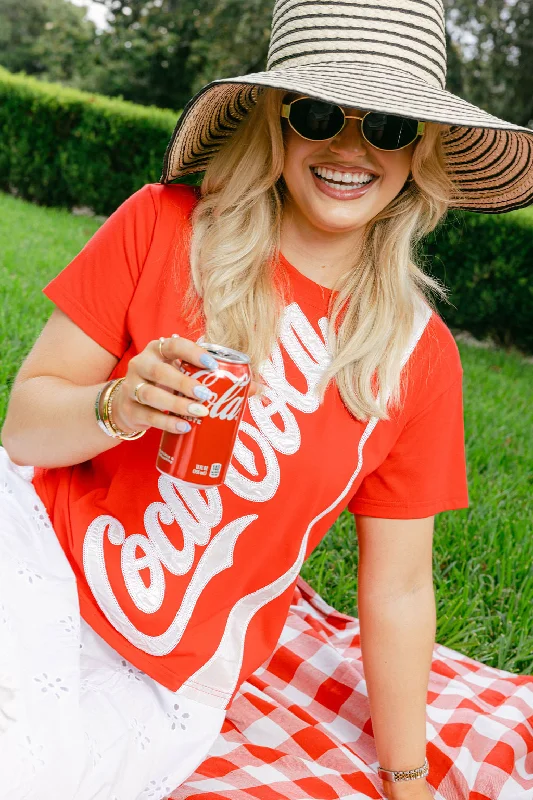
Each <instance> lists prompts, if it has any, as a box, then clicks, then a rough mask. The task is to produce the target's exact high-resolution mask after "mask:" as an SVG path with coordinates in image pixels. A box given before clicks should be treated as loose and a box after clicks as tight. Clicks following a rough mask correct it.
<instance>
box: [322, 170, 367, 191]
mask: <svg viewBox="0 0 533 800" xmlns="http://www.w3.org/2000/svg"><path fill="white" fill-rule="evenodd" d="M313 172H314V173H315V175H317V176H318V177H319V178H322V180H323V181H324V182H325V183H327V184H328V186H333V187H334V188H335V189H344V190H348V189H354V188H359V187H361V186H364V185H365V184H367V183H370V181H371V180H373V179H374V177H375V176H374V175H371V174H370V173H369V172H334V171H333V170H331V169H327V168H326V167H313Z"/></svg>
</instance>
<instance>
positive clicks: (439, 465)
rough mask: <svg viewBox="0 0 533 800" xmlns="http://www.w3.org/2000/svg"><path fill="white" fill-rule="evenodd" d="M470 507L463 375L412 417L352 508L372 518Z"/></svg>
mask: <svg viewBox="0 0 533 800" xmlns="http://www.w3.org/2000/svg"><path fill="white" fill-rule="evenodd" d="M467 507H468V484H467V477H466V460H465V445H464V421H463V392H462V376H461V377H460V378H459V379H457V380H455V381H454V382H453V383H452V385H451V386H450V387H449V388H448V389H446V390H445V391H443V392H442V393H441V394H440V395H439V396H438V397H437V398H436V399H435V400H433V402H432V403H430V404H429V405H428V406H427V407H425V408H424V409H423V410H421V411H420V412H419V413H418V414H417V415H415V416H414V417H412V418H411V419H410V420H409V422H408V423H407V424H406V426H405V427H404V428H403V430H402V432H401V433H400V435H399V437H398V439H397V441H396V443H395V444H394V446H393V448H392V450H391V451H390V453H389V454H388V456H387V457H386V459H385V460H384V461H383V463H382V464H381V465H380V466H379V467H378V468H377V469H376V470H374V472H372V473H370V474H369V475H367V476H366V477H365V478H364V480H363V481H362V483H361V485H360V487H359V489H358V490H357V492H356V493H355V495H354V496H353V497H352V499H351V501H350V503H349V505H348V508H349V510H350V511H351V512H352V513H353V514H361V515H363V516H369V517H382V518H391V519H417V518H423V517H430V516H433V515H434V514H437V513H439V512H441V511H448V510H451V509H457V508H467Z"/></svg>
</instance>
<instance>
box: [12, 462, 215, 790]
mask: <svg viewBox="0 0 533 800" xmlns="http://www.w3.org/2000/svg"><path fill="white" fill-rule="evenodd" d="M32 477H33V471H32V469H31V468H28V467H24V468H20V467H16V466H15V465H14V464H13V463H12V462H11V461H10V460H9V458H8V455H7V453H6V451H5V450H4V449H3V448H0V775H1V776H2V777H1V795H2V797H6V798H9V800H57V798H58V797H59V798H61V800H92V799H93V798H100V797H101V798H106V800H163V798H166V797H168V795H169V794H170V793H171V792H172V791H173V790H174V789H176V787H178V786H179V785H180V784H181V783H183V781H185V780H186V779H187V778H188V777H189V775H191V774H192V773H193V772H194V771H195V770H196V768H197V767H198V766H199V765H200V764H201V762H202V761H203V760H204V758H205V757H206V755H207V753H208V751H209V750H210V748H211V746H212V745H213V743H214V741H215V739H216V738H217V736H218V734H219V732H220V730H221V727H222V723H223V721H224V716H225V713H224V711H222V710H221V709H217V708H213V707H211V706H207V705H204V704H202V703H199V702H197V701H195V700H193V699H189V698H187V697H184V696H183V695H181V694H180V695H177V694H176V693H175V692H172V691H170V690H169V689H166V688H165V687H163V686H161V685H160V684H158V683H156V682H155V681H154V680H153V679H152V678H149V677H148V676H147V675H146V674H145V673H144V672H142V671H140V670H139V669H137V668H136V667H134V666H133V665H132V664H130V663H129V662H128V661H126V660H125V659H124V658H123V657H122V656H121V655H119V654H118V653H117V652H116V651H115V650H113V648H111V647H110V646H109V645H108V644H107V643H106V642H104V640H103V639H101V638H100V637H99V636H98V635H97V634H96V633H95V632H94V631H93V630H92V628H90V626H89V625H88V624H87V623H86V622H85V621H84V620H83V619H81V618H80V612H79V606H78V594H77V588H76V580H75V577H74V573H73V572H72V569H71V567H70V565H69V563H68V561H67V559H66V557H65V555H64V553H63V550H62V549H61V546H60V545H59V542H58V540H57V538H56V535H55V533H54V530H53V528H52V525H51V523H50V520H49V519H48V516H47V513H46V509H45V508H44V506H43V504H42V502H41V500H40V498H39V497H38V495H37V493H36V492H35V489H34V488H33V484H32V482H31V481H32Z"/></svg>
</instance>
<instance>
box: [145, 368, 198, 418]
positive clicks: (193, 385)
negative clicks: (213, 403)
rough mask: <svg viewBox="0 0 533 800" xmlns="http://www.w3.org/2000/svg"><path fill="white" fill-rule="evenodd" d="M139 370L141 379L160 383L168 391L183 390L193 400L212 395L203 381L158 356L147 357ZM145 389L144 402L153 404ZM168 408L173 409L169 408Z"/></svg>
mask: <svg viewBox="0 0 533 800" xmlns="http://www.w3.org/2000/svg"><path fill="white" fill-rule="evenodd" d="M138 372H139V377H140V379H141V380H143V381H146V382H148V383H152V384H158V386H159V387H160V388H163V389H166V390H167V393H168V392H182V394H184V395H186V396H187V397H190V398H191V400H199V401H200V402H203V401H205V400H209V398H210V397H211V391H210V390H209V389H208V387H207V386H204V384H203V383H201V382H200V381H199V380H197V379H196V378H192V377H191V376H190V375H184V374H183V372H181V371H180V370H179V369H177V368H176V367H175V366H174V365H173V364H170V363H168V362H167V361H161V360H160V359H159V358H158V357H155V356H152V357H150V358H147V359H146V360H145V361H143V363H142V364H139V369H138ZM145 391H146V390H144V391H143V397H142V402H143V403H146V404H147V405H151V403H150V402H149V401H148V400H146V399H145V397H146V395H145V393H144V392H145ZM157 407H159V406H157ZM168 410H172V409H170V408H169V409H168Z"/></svg>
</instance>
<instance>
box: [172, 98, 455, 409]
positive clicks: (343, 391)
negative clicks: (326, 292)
mask: <svg viewBox="0 0 533 800" xmlns="http://www.w3.org/2000/svg"><path fill="white" fill-rule="evenodd" d="M285 95H286V92H284V91H280V90H276V89H265V90H262V91H260V93H259V96H258V100H257V104H256V106H255V107H254V108H253V109H252V111H251V112H250V113H249V115H248V116H247V117H246V119H245V120H244V121H243V122H242V123H241V124H240V126H239V127H238V128H237V130H236V131H235V133H234V134H233V135H232V136H231V137H229V138H228V140H227V142H226V143H225V144H224V146H223V147H222V148H221V149H220V150H219V152H218V153H216V154H215V155H214V156H213V158H212V159H211V161H210V163H209V165H208V167H207V170H206V173H205V176H204V179H203V182H202V185H201V199H200V201H199V203H198V204H197V206H196V207H195V209H194V212H193V217H192V238H191V253H190V256H191V258H190V262H191V274H192V285H191V287H190V290H189V294H188V298H187V300H188V307H189V311H190V312H193V313H195V314H196V317H197V318H198V317H202V321H203V323H204V324H205V331H206V337H207V341H215V342H218V343H220V344H225V345H227V346H228V347H233V348H235V349H237V350H242V351H244V352H246V353H248V355H249V356H250V358H251V366H252V371H253V374H254V376H255V377H257V376H258V374H259V367H260V364H261V363H262V362H263V361H264V360H265V359H266V358H268V356H269V355H270V352H271V349H272V346H273V344H274V342H275V341H276V339H277V336H278V329H279V322H280V319H281V312H282V309H283V306H284V303H285V298H284V291H283V287H282V286H281V288H280V284H279V282H278V283H276V282H275V281H274V269H275V264H276V262H277V257H278V254H279V248H280V226H281V219H282V214H283V188H282V186H283V183H282V181H281V180H280V177H281V174H282V170H283V162H284V144H283V132H282V128H281V125H280V109H281V103H282V100H283V97H284V96H285ZM411 172H412V177H413V180H412V182H410V183H407V184H406V186H405V187H404V189H402V191H401V192H400V193H399V194H398V195H397V196H396V197H395V198H394V200H393V201H392V202H391V203H389V205H388V206H387V207H386V208H385V209H383V211H381V212H380V213H379V214H378V215H377V216H376V217H374V219H372V220H371V221H370V222H369V223H368V224H367V226H366V229H365V231H364V235H363V239H362V248H361V251H360V252H359V251H358V253H354V261H353V265H352V268H351V269H350V270H349V271H348V272H347V273H346V274H345V275H344V277H343V278H342V279H340V280H339V281H338V282H337V284H336V286H335V287H334V288H335V291H338V294H337V295H336V296H335V295H332V299H331V301H330V308H329V311H328V320H329V337H328V338H329V347H330V352H331V354H332V359H331V363H330V366H329V368H328V369H327V371H326V372H325V374H324V376H323V378H322V381H321V383H320V385H319V387H318V389H319V392H320V395H321V398H323V396H324V392H325V390H326V388H327V386H328V385H329V383H330V382H331V381H332V380H335V381H336V383H337V386H338V389H339V392H340V395H341V397H342V400H343V402H344V404H345V405H346V407H347V408H348V409H349V411H350V412H351V413H352V414H353V415H354V416H355V417H356V418H358V419H360V420H368V419H369V418H370V417H372V416H377V417H378V418H380V419H388V418H389V409H390V408H391V406H393V405H396V404H399V401H400V397H401V387H402V368H401V359H402V355H403V353H404V351H405V348H406V346H407V343H408V340H409V337H410V334H411V332H412V326H413V323H414V318H415V309H416V306H417V303H418V304H419V303H420V299H421V298H423V299H424V300H425V301H426V302H427V303H428V304H429V305H430V306H431V307H433V303H432V293H437V294H438V295H439V296H440V297H442V298H446V291H445V289H444V288H443V287H442V285H441V284H440V283H439V282H438V281H436V280H434V279H433V278H431V277H430V276H428V275H426V274H425V273H424V272H423V271H422V269H421V268H420V267H418V266H417V264H416V263H415V255H416V251H417V247H418V245H419V243H420V240H421V239H422V238H423V237H424V236H425V235H426V234H428V233H430V231H432V230H433V229H434V228H435V227H436V225H437V223H438V222H439V220H441V218H442V217H443V215H444V214H445V212H446V211H447V209H448V206H449V203H450V199H451V197H452V195H454V194H455V191H456V189H455V186H454V184H453V181H452V179H451V177H450V175H449V174H448V172H447V170H446V165H445V159H444V154H443V148H442V143H441V126H440V125H437V124H435V123H427V124H426V131H425V134H424V136H423V137H422V138H421V139H420V140H419V141H418V143H417V146H416V147H415V149H414V153H413V159H412V165H411ZM376 378H377V383H378V385H379V386H386V387H388V395H387V394H386V393H384V392H379V394H378V393H377V392H376V391H375V386H374V384H373V381H374V380H375V379H376Z"/></svg>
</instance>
